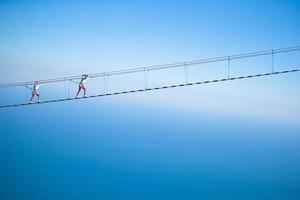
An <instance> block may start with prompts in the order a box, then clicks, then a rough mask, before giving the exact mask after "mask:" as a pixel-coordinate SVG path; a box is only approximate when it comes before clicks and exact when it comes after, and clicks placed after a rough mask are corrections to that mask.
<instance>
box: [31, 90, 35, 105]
mask: <svg viewBox="0 0 300 200" xmlns="http://www.w3.org/2000/svg"><path fill="white" fill-rule="evenodd" d="M34 95H35V94H34V92H32V95H31V99H30V103H33V98H34Z"/></svg>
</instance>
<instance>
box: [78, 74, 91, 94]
mask: <svg viewBox="0 0 300 200" xmlns="http://www.w3.org/2000/svg"><path fill="white" fill-rule="evenodd" d="M88 79H90V77H89V75H87V74H83V75H82V78H81V81H80V83H79V88H78V92H77V95H76V98H78V97H79V93H80V91H81V89H82V90H83V97H86V85H85V82H86V81H87V80H88Z"/></svg>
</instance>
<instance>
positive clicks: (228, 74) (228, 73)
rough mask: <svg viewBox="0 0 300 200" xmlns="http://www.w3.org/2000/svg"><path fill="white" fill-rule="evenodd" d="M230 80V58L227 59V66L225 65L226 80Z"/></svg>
mask: <svg viewBox="0 0 300 200" xmlns="http://www.w3.org/2000/svg"><path fill="white" fill-rule="evenodd" d="M229 78H230V56H229V57H228V64H227V79H229Z"/></svg>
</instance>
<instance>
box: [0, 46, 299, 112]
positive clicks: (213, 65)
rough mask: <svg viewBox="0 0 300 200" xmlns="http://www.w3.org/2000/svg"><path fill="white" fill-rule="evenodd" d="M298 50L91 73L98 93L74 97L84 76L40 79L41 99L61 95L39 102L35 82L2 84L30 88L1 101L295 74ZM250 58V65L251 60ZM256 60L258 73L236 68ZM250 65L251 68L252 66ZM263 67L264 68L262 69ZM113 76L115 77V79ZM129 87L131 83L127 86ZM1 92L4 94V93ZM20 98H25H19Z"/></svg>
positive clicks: (1, 87) (65, 97) (64, 97)
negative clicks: (17, 95) (14, 98)
mask: <svg viewBox="0 0 300 200" xmlns="http://www.w3.org/2000/svg"><path fill="white" fill-rule="evenodd" d="M299 53H300V46H296V47H289V48H282V49H275V50H268V51H259V52H253V53H246V54H237V55H230V56H223V57H216V58H209V59H202V60H193V61H187V62H179V63H172V64H165V65H155V66H149V67H141V68H132V69H126V70H119V71H110V72H103V73H96V74H89V77H90V78H91V79H90V80H88V81H87V82H88V84H91V83H92V82H94V85H95V87H91V85H89V87H87V88H88V93H90V92H89V91H92V90H97V92H96V93H94V94H92V95H88V96H85V97H80V98H76V97H75V95H74V97H72V96H71V92H72V94H73V93H74V94H75V93H76V91H77V88H78V85H79V82H80V80H81V79H82V76H69V77H62V78H55V79H45V80H40V81H39V82H40V83H41V84H42V86H41V89H40V91H41V96H42V98H43V99H44V97H43V96H44V95H45V90H46V88H47V87H48V88H51V87H52V88H53V87H55V88H56V89H55V92H57V93H60V97H52V98H48V99H46V100H43V101H41V102H37V103H30V102H29V98H28V93H29V91H30V93H31V92H32V91H33V87H34V84H35V81H27V82H19V83H9V84H2V85H0V91H1V90H2V91H3V90H8V91H10V92H11V91H13V90H14V89H17V88H18V89H17V91H18V94H20V95H21V94H24V92H20V88H23V90H24V89H25V90H27V92H26V93H27V96H26V98H25V101H24V98H23V102H17V103H4V104H1V103H0V108H8V107H18V106H26V105H35V104H46V103H54V102H62V101H73V100H79V99H86V98H95V97H103V96H110V95H119V94H128V93H137V92H144V91H152V90H161V89H168V88H176V87H184V86H191V85H202V84H209V83H217V82H225V81H233V80H241V79H249V78H255V77H266V76H272V75H279V74H287V73H295V72H300V68H299V66H300V59H299V58H300V54H299ZM286 55H289V57H288V58H286V59H283V58H285V57H284V56H286ZM261 58H263V59H261ZM249 59H250V60H249ZM290 60H295V61H296V63H293V64H290V63H288V61H290ZM249 61H250V64H249V63H248V62H249ZM275 61H276V62H278V63H279V64H278V65H275ZM257 62H259V63H260V65H261V66H256V67H258V69H259V71H260V72H259V73H258V72H255V73H253V72H252V71H251V73H250V72H248V71H247V70H246V71H247V72H246V73H244V71H243V72H242V73H241V71H239V70H237V69H238V67H239V66H240V65H241V66H243V65H245V63H248V64H249V65H251V66H250V67H251V68H253V69H254V67H253V63H257ZM233 64H237V65H238V66H237V67H233ZM205 66H206V67H208V69H207V70H204V71H202V72H200V73H199V70H201V69H202V68H205ZM262 66H263V67H262ZM247 68H249V66H248V67H247ZM261 68H264V69H263V70H262V69H261ZM243 70H245V69H243ZM208 71H209V72H210V76H213V78H211V79H207V78H206V79H204V80H201V75H202V76H203V75H205V74H207V73H208ZM237 71H238V73H237ZM174 72H177V76H172V73H174ZM178 72H179V73H178ZM151 73H153V74H154V76H155V74H156V75H157V76H158V77H159V76H162V75H163V74H165V76H163V77H162V79H165V80H169V81H165V83H162V84H160V85H157V84H155V83H156V82H161V81H160V80H159V79H157V80H154V81H151V80H150V77H149V76H150V75H153V74H151ZM128 75H129V79H128V77H127V79H126V80H127V81H125V84H124V79H123V83H122V82H118V81H119V80H122V77H123V78H124V76H128ZM131 75H134V76H136V75H138V76H136V77H132V76H131ZM137 77H138V78H137ZM172 77H173V78H174V77H176V78H175V79H177V80H172V81H170V80H171V79H172ZM116 78H117V79H116ZM114 79H116V80H115V81H113V80H114ZM135 79H137V80H135ZM109 81H110V82H109ZM150 81H151V82H150ZM127 83H132V85H133V86H134V87H135V88H134V89H132V88H131V89H127V88H125V89H120V88H119V89H115V87H116V86H119V87H120V86H122V87H124V85H125V86H126V87H127V85H126V84H127ZM151 83H152V84H151ZM74 86H76V87H74ZM57 87H59V88H60V89H59V90H58V89H57ZM128 87H130V86H129V85H128ZM75 88H76V89H75ZM2 91H1V94H4V93H3V92H2ZM58 91H59V92H58ZM55 92H54V93H55ZM49 93H51V92H49ZM51 94H52V93H51ZM19 101H22V100H21V99H20V100H19Z"/></svg>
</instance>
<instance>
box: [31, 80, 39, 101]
mask: <svg viewBox="0 0 300 200" xmlns="http://www.w3.org/2000/svg"><path fill="white" fill-rule="evenodd" d="M40 86H41V83H40V82H39V81H35V82H34V85H33V89H32V95H31V99H30V103H33V98H34V96H37V97H38V103H40V102H41V96H40V94H39V91H38V90H39V88H40Z"/></svg>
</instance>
